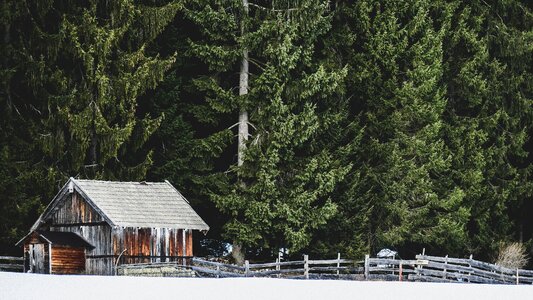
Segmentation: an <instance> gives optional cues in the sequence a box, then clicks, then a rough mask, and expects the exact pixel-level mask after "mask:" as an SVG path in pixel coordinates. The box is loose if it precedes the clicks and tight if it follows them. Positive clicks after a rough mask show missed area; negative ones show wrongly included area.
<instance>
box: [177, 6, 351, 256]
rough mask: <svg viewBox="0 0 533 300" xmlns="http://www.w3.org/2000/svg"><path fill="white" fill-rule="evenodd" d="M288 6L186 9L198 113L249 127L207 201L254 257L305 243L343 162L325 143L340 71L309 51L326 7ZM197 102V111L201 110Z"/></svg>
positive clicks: (334, 123)
mask: <svg viewBox="0 0 533 300" xmlns="http://www.w3.org/2000/svg"><path fill="white" fill-rule="evenodd" d="M290 5H294V7H292V6H290V7H289V8H288V9H287V5H281V6H271V5H270V4H269V6H265V7H263V6H260V5H259V4H257V3H250V5H249V14H248V17H247V15H246V11H245V9H244V7H243V5H242V3H241V2H240V1H235V2H231V4H228V3H225V5H223V4H221V3H218V2H217V3H214V4H213V3H203V2H202V3H200V2H199V1H196V2H195V3H194V4H193V5H191V6H188V5H186V7H187V8H188V9H189V13H188V18H189V19H190V20H192V21H193V22H195V23H196V24H197V25H198V27H199V28H200V29H199V30H200V32H201V37H200V38H198V39H196V40H191V46H190V47H191V52H193V53H194V54H195V55H196V57H198V58H200V59H201V60H202V62H204V63H205V64H206V66H207V67H208V68H209V70H210V71H209V72H208V74H209V76H205V77H201V78H199V79H198V80H196V81H195V84H196V86H197V88H198V90H199V91H201V92H203V94H204V97H205V98H206V100H207V101H206V103H207V104H208V105H209V106H208V107H207V109H209V111H212V112H214V113H215V116H217V117H216V119H218V120H222V121H221V122H220V121H219V122H218V123H217V124H218V125H216V126H218V128H221V127H222V128H232V125H233V124H234V123H235V121H231V120H235V117H232V116H236V115H238V114H239V112H242V111H246V112H248V115H249V122H250V124H251V125H250V126H252V128H253V130H252V131H251V132H250V133H251V137H250V139H249V140H248V142H247V144H246V148H247V149H246V151H245V152H244V159H243V164H242V165H241V166H238V164H237V161H238V159H235V156H234V159H233V160H232V161H231V162H230V164H227V163H226V168H228V170H227V171H225V170H224V171H225V172H224V173H222V175H223V177H222V178H224V179H225V181H226V184H225V185H224V186H220V187H219V189H218V190H217V191H213V193H212V199H213V201H214V202H215V203H216V205H217V206H218V207H219V208H220V210H222V211H223V212H224V213H226V214H227V215H228V216H229V218H230V221H229V222H228V223H227V224H226V225H225V227H224V228H225V236H226V237H227V238H228V239H230V240H232V241H233V242H234V243H237V244H241V245H243V246H245V247H247V248H248V252H249V253H252V252H253V253H255V254H257V253H259V252H262V251H263V252H264V253H267V254H266V255H269V254H268V253H270V252H273V253H275V252H277V250H278V249H277V248H278V247H289V248H291V250H295V251H297V250H299V249H302V248H303V247H305V246H307V245H308V244H309V242H310V238H311V236H312V234H313V232H315V231H316V229H317V228H318V227H320V226H323V225H324V224H325V222H326V221H327V220H328V219H329V218H331V217H332V216H333V215H334V213H335V210H336V207H335V205H333V203H332V201H331V199H329V197H330V195H331V193H332V191H333V189H334V188H335V186H336V182H338V181H339V180H340V179H341V178H343V176H344V175H345V174H346V173H347V172H348V170H349V168H350V165H342V164H341V162H340V160H339V159H338V158H339V156H340V155H339V153H338V152H339V151H341V150H340V149H336V147H334V146H333V145H334V144H335V139H336V138H337V136H336V134H335V130H336V129H338V126H339V123H340V120H343V118H342V114H343V113H344V112H345V111H344V110H343V108H344V107H343V103H342V101H340V100H339V99H342V97H339V95H341V94H342V89H341V86H342V84H341V83H342V81H343V79H344V76H345V70H344V69H343V68H342V66H341V67H339V66H337V65H335V66H333V65H332V64H331V63H329V62H327V60H326V59H325V58H324V56H322V58H320V57H321V53H320V51H319V49H318V48H319V47H323V45H322V44H321V42H320V37H321V36H322V35H324V33H325V32H327V31H328V30H329V29H330V26H331V25H330V16H329V15H328V13H329V8H328V5H327V3H325V2H321V1H300V2H298V3H291V4H290ZM243 24H244V25H243ZM241 26H245V27H246V31H245V32H244V33H243V34H242V36H241ZM243 49H248V50H249V63H250V70H249V72H250V73H249V87H248V94H247V95H244V94H243V93H241V95H240V96H237V93H236V92H233V91H232V90H234V89H236V88H235V87H236V86H237V83H238V82H239V78H238V77H237V76H236V75H235V74H238V73H239V65H240V63H239V61H240V59H241V58H242V53H243V52H242V51H243ZM314 58H319V59H318V60H316V61H315V59H314ZM223 62H224V63H223ZM197 107H198V108H200V107H203V108H202V112H204V109H205V106H201V105H198V106H197ZM205 115H207V116H208V117H210V116H213V114H209V113H206V114H205ZM208 120H210V119H209V118H208ZM212 130H213V132H218V133H217V134H218V135H220V134H222V133H225V132H228V130H224V131H217V130H216V128H213V129H212ZM218 130H219V129H218ZM229 137H231V136H229ZM225 145H227V142H225V143H221V144H220V145H212V146H214V147H221V146H225ZM233 145H235V140H234V142H233ZM233 153H236V151H235V152H233ZM257 251H259V252H257Z"/></svg>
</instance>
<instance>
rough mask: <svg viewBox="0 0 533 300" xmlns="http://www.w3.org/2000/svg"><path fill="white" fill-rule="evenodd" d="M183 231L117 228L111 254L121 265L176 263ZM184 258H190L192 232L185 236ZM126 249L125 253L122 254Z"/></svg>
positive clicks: (179, 253) (180, 249) (180, 248)
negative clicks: (119, 258)
mask: <svg viewBox="0 0 533 300" xmlns="http://www.w3.org/2000/svg"><path fill="white" fill-rule="evenodd" d="M183 232H184V231H183V230H182V229H171V228H134V227H126V228H117V229H114V230H113V234H112V235H113V238H112V239H113V253H114V254H115V255H116V256H117V257H118V256H119V255H120V254H122V258H121V260H120V263H121V264H133V263H149V262H170V261H178V260H179V257H180V256H184V254H183V241H184V239H183ZM185 243H186V245H187V247H186V249H185V253H186V254H185V255H186V256H192V231H190V230H189V231H187V234H186V236H185ZM125 249H126V251H125V252H123V251H124V250H125Z"/></svg>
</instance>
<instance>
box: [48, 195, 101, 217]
mask: <svg viewBox="0 0 533 300" xmlns="http://www.w3.org/2000/svg"><path fill="white" fill-rule="evenodd" d="M51 221H52V224H78V223H96V222H103V221H104V218H103V217H102V216H100V214H98V213H97V212H96V211H95V210H94V209H93V208H92V207H91V206H90V205H89V203H87V201H85V199H83V197H82V196H81V195H80V194H78V193H77V192H73V193H72V194H70V195H67V196H66V197H65V199H64V200H63V201H62V203H61V205H60V206H58V208H57V210H56V211H55V212H54V213H53V215H52V216H51Z"/></svg>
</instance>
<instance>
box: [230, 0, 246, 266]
mask: <svg viewBox="0 0 533 300" xmlns="http://www.w3.org/2000/svg"><path fill="white" fill-rule="evenodd" d="M242 5H243V7H244V12H245V13H246V14H248V0H243V1H242ZM241 34H244V24H241ZM246 94H248V49H246V48H245V49H243V51H242V62H241V70H240V76H239V96H244V95H246ZM247 140H248V112H247V111H246V109H244V108H241V110H240V111H239V135H238V146H237V166H238V167H240V166H242V164H243V163H244V151H245V150H246V141H247ZM240 184H241V185H243V186H244V185H245V183H244V182H240ZM231 256H232V257H233V259H234V260H235V263H236V264H238V265H243V264H244V258H245V257H244V250H243V248H242V245H241V244H240V243H239V242H236V241H234V242H233V250H232V251H231Z"/></svg>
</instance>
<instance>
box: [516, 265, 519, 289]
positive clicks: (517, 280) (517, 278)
mask: <svg viewBox="0 0 533 300" xmlns="http://www.w3.org/2000/svg"><path fill="white" fill-rule="evenodd" d="M519 284H520V280H519V277H518V268H516V285H519Z"/></svg>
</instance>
